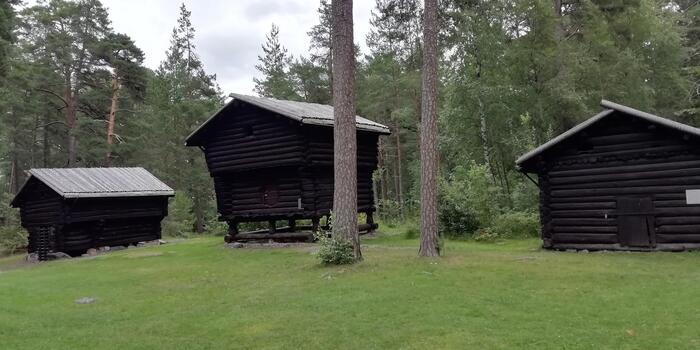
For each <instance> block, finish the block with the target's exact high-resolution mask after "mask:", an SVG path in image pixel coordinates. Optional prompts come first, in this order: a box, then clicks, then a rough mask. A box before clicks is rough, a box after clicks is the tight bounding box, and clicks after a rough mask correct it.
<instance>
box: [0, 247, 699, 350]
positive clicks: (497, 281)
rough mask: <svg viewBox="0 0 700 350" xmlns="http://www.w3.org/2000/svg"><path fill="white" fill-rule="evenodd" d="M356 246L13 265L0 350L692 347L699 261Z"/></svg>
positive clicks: (151, 252)
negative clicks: (338, 262)
mask: <svg viewBox="0 0 700 350" xmlns="http://www.w3.org/2000/svg"><path fill="white" fill-rule="evenodd" d="M364 243H365V247H364V254H365V258H366V260H365V261H364V262H362V263H360V264H357V265H354V266H350V267H332V268H329V267H321V266H319V265H318V264H317V263H316V261H315V258H314V257H313V255H312V254H311V253H310V250H311V249H312V247H308V246H307V247H295V248H282V249H227V248H224V247H223V244H222V238H221V237H205V238H198V239H192V240H187V241H184V242H180V243H171V244H167V245H163V246H160V247H148V248H138V249H131V250H125V251H119V252H113V253H110V254H105V255H101V256H98V257H96V258H91V259H86V258H82V259H73V260H66V261H57V262H50V263H42V264H37V265H32V266H28V267H21V268H10V267H12V266H13V265H14V264H15V263H16V260H17V258H4V259H2V260H0V270H2V271H3V272H0V348H1V349H5V350H9V349H234V348H272V349H283V348H285V349H290V348H291V349H307V348H317V349H336V348H340V349H368V348H373V349H383V348H404V349H432V348H453V349H465V348H473V349H520V348H530V349H698V348H700V303H699V302H700V253H589V254H582V253H566V252H550V251H540V250H539V249H538V241H536V240H520V241H508V242H505V243H500V244H488V243H473V242H451V241H450V242H447V243H446V248H447V254H446V256H445V257H443V258H440V259H436V260H429V259H419V258H417V257H416V251H417V246H418V242H417V241H416V240H404V239H402V238H401V237H399V236H385V237H379V238H376V239H372V240H366V241H365V242H364ZM81 297H95V298H97V299H98V300H97V302H95V303H93V304H87V305H78V304H76V303H75V302H74V301H75V300H76V299H78V298H81Z"/></svg>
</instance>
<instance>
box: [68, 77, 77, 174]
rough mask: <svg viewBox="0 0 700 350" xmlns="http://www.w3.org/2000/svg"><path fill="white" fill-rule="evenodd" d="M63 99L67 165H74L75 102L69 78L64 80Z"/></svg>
mask: <svg viewBox="0 0 700 350" xmlns="http://www.w3.org/2000/svg"><path fill="white" fill-rule="evenodd" d="M65 100H66V104H67V106H66V125H67V126H68V140H67V141H68V166H69V167H71V166H74V165H75V162H76V160H77V158H78V157H77V154H78V149H77V146H78V145H77V143H78V140H77V138H76V136H75V124H76V123H75V122H76V117H77V102H78V101H76V98H75V95H74V94H73V90H72V89H71V85H70V78H68V79H67V81H66V90H65Z"/></svg>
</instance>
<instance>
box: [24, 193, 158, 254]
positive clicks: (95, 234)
mask: <svg viewBox="0 0 700 350" xmlns="http://www.w3.org/2000/svg"><path fill="white" fill-rule="evenodd" d="M27 186H29V187H27V188H26V189H25V190H24V191H23V192H24V193H25V194H24V195H23V197H22V198H21V199H20V201H19V207H20V216H21V220H22V226H23V227H24V228H26V229H27V231H28V232H29V247H28V250H29V252H35V251H37V249H38V248H39V247H38V240H39V239H40V237H41V235H40V233H41V232H42V230H44V231H46V229H45V228H47V227H51V228H52V229H51V230H50V231H51V237H50V238H49V239H48V241H47V243H48V245H49V247H47V248H46V249H48V250H49V251H56V252H64V253H68V254H80V253H83V252H85V250H87V249H89V248H96V247H101V246H116V245H128V244H133V243H138V242H142V241H150V240H155V239H159V238H160V237H161V228H160V222H161V220H162V219H163V218H164V217H165V216H167V215H168V198H167V197H164V196H157V197H156V196H153V197H128V198H124V197H118V198H78V199H71V198H66V199H64V198H62V197H61V196H59V195H58V194H57V193H56V192H54V191H53V190H51V189H50V188H49V187H48V186H46V185H44V184H43V183H41V182H39V181H38V180H35V179H32V180H30V183H28V184H27Z"/></svg>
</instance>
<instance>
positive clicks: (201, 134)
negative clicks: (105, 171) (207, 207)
mask: <svg viewBox="0 0 700 350" xmlns="http://www.w3.org/2000/svg"><path fill="white" fill-rule="evenodd" d="M231 97H232V99H231V101H229V102H228V103H227V104H226V105H225V106H224V107H223V108H221V109H220V110H219V111H218V112H216V113H215V114H214V115H213V116H211V117H210V118H209V119H208V120H207V121H206V122H205V123H204V124H202V125H201V126H200V127H199V128H198V129H197V130H195V131H194V132H193V133H192V134H191V135H190V136H189V137H187V140H186V145H187V146H196V147H199V148H200V149H201V150H202V151H203V152H204V156H205V158H206V162H207V166H208V168H209V172H210V175H211V176H212V178H213V179H214V188H215V191H216V200H217V209H218V212H219V220H221V221H225V222H227V223H228V225H229V232H228V234H227V235H226V237H225V239H226V241H227V242H231V241H248V240H259V239H274V240H278V241H285V240H309V239H312V234H311V232H315V231H316V230H318V228H319V227H320V225H321V218H322V217H323V216H326V222H328V215H330V214H331V210H332V206H333V107H331V106H328V105H322V104H315V103H306V102H297V101H284V100H276V99H271V98H261V97H253V96H246V95H239V94H231ZM356 127H357V149H358V151H357V191H358V193H357V194H358V196H357V202H358V203H357V208H358V212H360V213H364V214H365V215H366V218H367V221H366V223H365V224H363V225H360V229H361V231H371V230H374V229H376V228H377V224H376V223H374V220H373V213H374V211H375V203H374V195H373V188H372V173H373V172H374V170H375V169H376V168H377V151H378V150H377V147H378V140H379V137H380V136H381V135H388V134H389V133H390V132H389V128H388V127H386V126H384V125H381V124H379V123H375V122H373V121H371V120H368V119H365V118H362V117H359V116H357V117H356ZM302 219H310V220H311V226H310V227H302V226H300V225H297V220H302ZM279 221H283V222H286V223H287V225H286V226H284V227H277V222H279ZM244 222H268V223H269V228H268V229H267V230H261V231H256V232H245V233H244V232H239V229H238V225H239V224H240V223H244Z"/></svg>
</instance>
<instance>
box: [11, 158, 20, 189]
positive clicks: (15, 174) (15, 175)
mask: <svg viewBox="0 0 700 350" xmlns="http://www.w3.org/2000/svg"><path fill="white" fill-rule="evenodd" d="M17 163H18V162H17V153H16V152H12V161H11V164H10V186H9V190H10V193H11V194H13V195H15V194H17V192H18V191H19V171H18V169H17V168H18V165H17Z"/></svg>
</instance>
